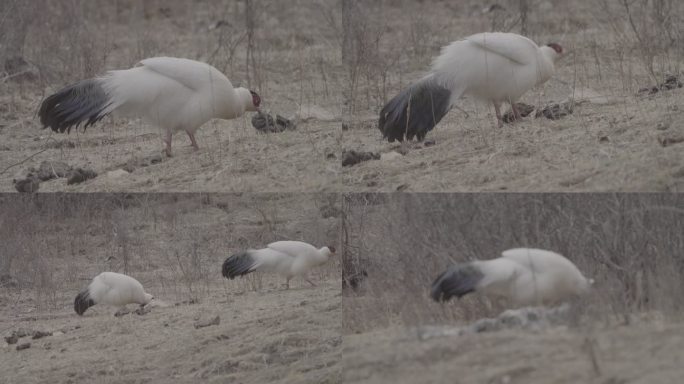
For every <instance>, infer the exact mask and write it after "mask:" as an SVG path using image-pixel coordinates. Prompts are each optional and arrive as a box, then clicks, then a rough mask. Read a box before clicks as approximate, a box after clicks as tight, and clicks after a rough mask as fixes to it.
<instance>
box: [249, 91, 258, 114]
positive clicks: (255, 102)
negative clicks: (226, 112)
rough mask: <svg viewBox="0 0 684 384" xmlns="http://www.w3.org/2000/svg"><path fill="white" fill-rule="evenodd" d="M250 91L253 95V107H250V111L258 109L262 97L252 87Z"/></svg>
mask: <svg viewBox="0 0 684 384" xmlns="http://www.w3.org/2000/svg"><path fill="white" fill-rule="evenodd" d="M249 93H250V94H251V95H252V108H249V109H248V110H249V111H254V112H256V111H258V110H259V106H260V105H261V97H260V96H259V94H258V93H256V92H254V91H252V90H251V89H250V90H249Z"/></svg>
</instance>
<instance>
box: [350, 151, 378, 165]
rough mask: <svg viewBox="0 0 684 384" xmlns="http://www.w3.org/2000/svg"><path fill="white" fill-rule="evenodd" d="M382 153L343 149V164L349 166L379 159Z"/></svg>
mask: <svg viewBox="0 0 684 384" xmlns="http://www.w3.org/2000/svg"><path fill="white" fill-rule="evenodd" d="M379 159H380V154H379V153H375V152H361V151H354V150H352V149H350V150H347V149H345V150H343V151H342V166H343V167H349V166H352V165H355V164H358V163H361V162H364V161H368V160H379Z"/></svg>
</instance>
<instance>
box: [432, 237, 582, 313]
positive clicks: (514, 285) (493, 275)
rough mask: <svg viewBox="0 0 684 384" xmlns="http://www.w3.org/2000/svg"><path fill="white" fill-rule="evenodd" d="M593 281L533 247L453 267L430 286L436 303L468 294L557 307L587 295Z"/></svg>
mask: <svg viewBox="0 0 684 384" xmlns="http://www.w3.org/2000/svg"><path fill="white" fill-rule="evenodd" d="M592 283H593V281H592V280H590V279H587V278H585V277H584V275H582V273H581V272H580V271H579V269H577V267H576V266H575V265H574V264H573V263H572V262H571V261H570V260H568V259H566V258H565V257H563V256H561V255H559V254H558V253H555V252H551V251H545V250H542V249H534V248H516V249H509V250H507V251H504V252H503V253H502V254H501V257H499V258H497V259H493V260H475V261H471V262H468V263H463V264H456V265H454V266H452V267H450V268H449V269H448V270H447V271H446V272H444V273H443V274H442V275H440V276H439V277H438V278H437V279H436V280H435V282H434V283H433V285H432V298H433V299H435V300H437V301H446V300H449V299H450V298H451V297H452V296H456V297H461V296H463V295H465V294H467V293H470V292H481V293H484V294H485V295H493V296H499V297H504V298H506V299H508V300H510V301H511V303H513V304H514V305H516V306H527V305H549V304H559V303H562V302H564V301H567V300H569V299H571V298H573V297H577V296H581V295H584V294H586V293H587V292H588V291H589V289H590V287H591V285H592Z"/></svg>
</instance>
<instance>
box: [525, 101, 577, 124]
mask: <svg viewBox="0 0 684 384" xmlns="http://www.w3.org/2000/svg"><path fill="white" fill-rule="evenodd" d="M572 112H573V106H572V103H569V102H565V103H553V104H548V105H546V106H544V108H542V109H541V110H537V113H535V115H534V117H535V118H538V117H541V116H544V117H546V118H547V119H551V120H558V119H561V118H563V117H565V116H567V115H570V114H572Z"/></svg>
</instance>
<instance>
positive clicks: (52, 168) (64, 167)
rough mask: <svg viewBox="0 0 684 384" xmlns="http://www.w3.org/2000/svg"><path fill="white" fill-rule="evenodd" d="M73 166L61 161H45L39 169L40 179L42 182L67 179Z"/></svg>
mask: <svg viewBox="0 0 684 384" xmlns="http://www.w3.org/2000/svg"><path fill="white" fill-rule="evenodd" d="M70 171H71V166H70V165H69V164H67V163H64V162H61V161H43V162H42V163H40V167H38V178H39V179H40V180H42V181H47V180H51V179H58V178H60V177H66V176H67V175H68V174H69V172H70Z"/></svg>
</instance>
